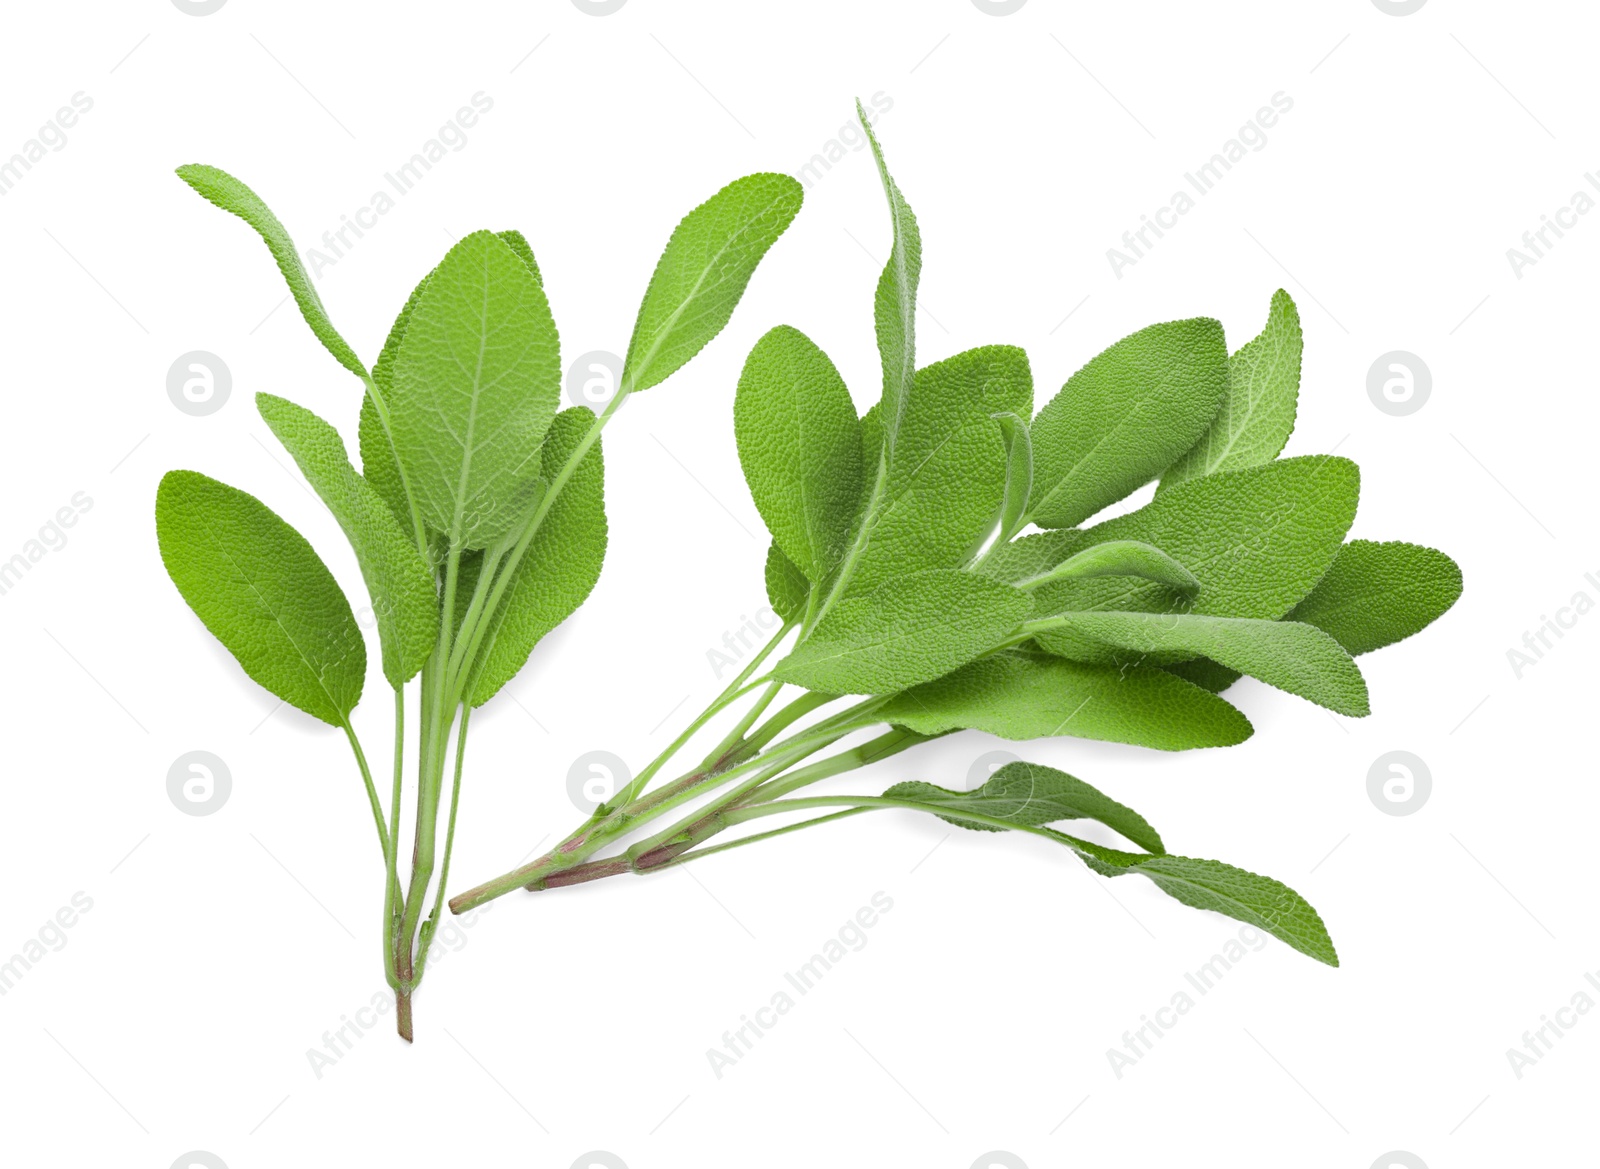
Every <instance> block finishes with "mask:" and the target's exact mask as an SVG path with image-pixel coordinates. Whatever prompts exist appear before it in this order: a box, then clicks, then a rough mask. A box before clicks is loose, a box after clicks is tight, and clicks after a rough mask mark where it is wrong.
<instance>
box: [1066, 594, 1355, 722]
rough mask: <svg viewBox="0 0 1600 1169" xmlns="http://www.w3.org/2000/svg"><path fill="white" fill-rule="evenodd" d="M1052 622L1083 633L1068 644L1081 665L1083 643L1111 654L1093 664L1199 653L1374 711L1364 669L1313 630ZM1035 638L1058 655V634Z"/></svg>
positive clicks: (1320, 700) (1213, 623)
mask: <svg viewBox="0 0 1600 1169" xmlns="http://www.w3.org/2000/svg"><path fill="white" fill-rule="evenodd" d="M1052 624H1058V625H1059V626H1060V628H1062V629H1063V630H1064V631H1068V632H1071V633H1073V634H1076V635H1077V636H1076V637H1075V638H1073V639H1072V640H1071V641H1068V642H1066V643H1065V644H1064V645H1061V646H1060V649H1061V651H1062V652H1064V653H1065V655H1066V656H1069V657H1073V658H1075V659H1079V660H1082V659H1081V647H1082V640H1083V639H1088V640H1090V641H1092V642H1095V643H1098V644H1099V645H1100V646H1102V647H1104V649H1105V654H1104V655H1103V656H1101V655H1096V656H1095V657H1092V658H1090V659H1089V660H1091V661H1107V660H1110V661H1118V660H1123V661H1126V660H1128V656H1129V655H1130V654H1133V655H1138V656H1139V658H1140V659H1141V660H1143V659H1144V658H1147V657H1154V658H1155V659H1156V660H1155V662H1153V663H1152V664H1159V656H1160V655H1163V654H1166V655H1181V656H1184V657H1190V656H1195V655H1199V656H1203V657H1206V658H1209V659H1210V660H1212V661H1214V662H1216V663H1218V664H1219V665H1222V666H1225V667H1227V668H1229V669H1234V670H1239V671H1242V672H1243V673H1246V674H1249V675H1250V676H1251V677H1252V678H1257V679H1259V680H1261V681H1263V682H1265V683H1266V684H1267V685H1269V686H1276V687H1277V688H1278V689H1279V690H1285V691H1287V692H1288V693H1290V694H1297V695H1299V696H1300V697H1301V698H1305V699H1308V700H1309V701H1311V702H1315V703H1316V704H1317V705H1318V706H1325V707H1327V708H1328V709H1329V710H1331V711H1333V712H1334V713H1336V714H1343V715H1349V716H1350V717H1352V718H1361V717H1364V716H1365V715H1367V714H1369V713H1371V708H1370V707H1369V706H1368V703H1367V684H1366V682H1365V681H1364V680H1363V679H1362V677H1361V671H1360V670H1358V669H1357V668H1356V664H1355V662H1353V661H1351V659H1350V655H1349V654H1348V653H1346V652H1345V650H1344V647H1343V646H1341V645H1340V644H1339V643H1338V642H1337V641H1335V640H1334V639H1333V638H1332V637H1330V636H1329V635H1328V634H1326V633H1324V632H1323V631H1322V630H1320V629H1318V628H1316V627H1315V626H1313V625H1304V624H1301V623H1299V622H1294V621H1265V620H1261V619H1259V618H1245V617H1200V616H1194V615H1191V614H1179V613H1172V614H1165V613H1064V614H1062V615H1061V616H1059V617H1055V618H1052ZM1035 640H1037V641H1038V643H1039V644H1040V645H1041V646H1043V647H1044V648H1045V649H1047V650H1050V651H1051V652H1057V647H1058V642H1057V640H1056V637H1055V635H1054V634H1052V633H1040V634H1037V635H1036V636H1035Z"/></svg>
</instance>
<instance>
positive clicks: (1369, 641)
mask: <svg viewBox="0 0 1600 1169" xmlns="http://www.w3.org/2000/svg"><path fill="white" fill-rule="evenodd" d="M1460 596H1461V569H1460V568H1459V567H1458V566H1457V565H1456V562H1455V561H1454V560H1451V559H1450V557H1448V556H1446V555H1445V554H1444V553H1443V552H1439V551H1436V550H1434V549H1432V548H1424V547H1422V546H1421V545H1418V544H1405V543H1401V542H1399V541H1394V542H1391V543H1386V544H1376V543H1373V542H1372V541H1370V540H1352V541H1350V543H1348V544H1346V545H1344V546H1343V547H1342V548H1340V549H1339V554H1338V555H1337V556H1336V557H1334V561H1333V563H1332V564H1331V565H1330V566H1329V567H1328V571H1327V573H1326V574H1324V575H1323V577H1322V579H1321V580H1319V581H1318V582H1317V587H1316V588H1314V589H1312V590H1311V593H1310V594H1309V595H1308V596H1307V597H1306V598H1305V600H1303V601H1301V602H1300V603H1299V604H1298V605H1296V606H1295V607H1294V609H1293V610H1292V611H1291V612H1290V613H1289V617H1288V620H1291V621H1304V622H1306V623H1307V624H1310V625H1315V626H1317V628H1319V629H1324V630H1327V632H1329V633H1330V634H1332V635H1333V636H1334V637H1335V638H1336V639H1337V640H1338V642H1339V644H1340V645H1342V646H1344V648H1345V649H1347V650H1349V651H1350V652H1351V653H1352V654H1364V653H1371V652H1372V651H1373V650H1375V649H1382V648H1383V647H1384V646H1386V645H1393V644H1394V643H1395V642H1397V641H1400V640H1402V639H1404V638H1407V637H1410V636H1411V635H1412V634H1413V633H1416V632H1418V631H1419V630H1422V629H1425V628H1426V627H1427V626H1429V625H1431V624H1432V623H1433V622H1434V621H1435V620H1437V619H1438V618H1439V617H1440V616H1441V615H1442V614H1443V613H1444V612H1445V611H1446V610H1447V609H1449V608H1450V606H1451V605H1454V604H1455V603H1456V599H1457V598H1458V597H1460Z"/></svg>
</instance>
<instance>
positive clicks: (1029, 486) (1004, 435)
mask: <svg viewBox="0 0 1600 1169" xmlns="http://www.w3.org/2000/svg"><path fill="white" fill-rule="evenodd" d="M994 420H995V421H996V422H998V423H999V424H1000V439H1001V441H1002V442H1004V443H1005V447H1006V487H1005V494H1004V496H1003V498H1002V500H1001V503H1000V534H999V536H998V537H996V538H997V539H999V540H1000V541H1001V542H1004V541H1007V540H1009V539H1011V537H1013V536H1015V535H1016V534H1017V533H1018V532H1019V531H1021V530H1022V526H1023V524H1024V523H1026V522H1027V511H1028V496H1029V494H1030V493H1031V492H1032V491H1033V441H1032V439H1031V438H1030V437H1029V435H1028V424H1027V422H1025V421H1024V420H1023V419H1021V418H1019V417H1018V416H1017V415H1015V414H1011V413H1006V412H1002V413H999V414H996V415H995V416H994Z"/></svg>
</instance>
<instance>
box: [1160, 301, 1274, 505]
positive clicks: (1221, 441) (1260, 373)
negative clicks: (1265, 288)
mask: <svg viewBox="0 0 1600 1169" xmlns="http://www.w3.org/2000/svg"><path fill="white" fill-rule="evenodd" d="M1302 348H1303V343H1302V338H1301V335H1300V313H1299V310H1297V309H1296V308H1295V306H1294V301H1293V300H1291V299H1289V294H1288V293H1287V292H1285V291H1283V289H1281V288H1280V289H1278V291H1277V292H1275V293H1273V294H1272V307H1271V309H1270V310H1269V312H1268V313H1267V326H1266V328H1264V329H1263V330H1262V331H1261V333H1260V335H1259V336H1257V337H1256V339H1255V340H1253V341H1250V342H1248V343H1247V344H1245V346H1244V347H1243V348H1241V349H1240V350H1239V351H1238V352H1237V353H1235V354H1234V355H1233V356H1232V357H1230V358H1228V394H1227V397H1226V398H1225V399H1223V403H1222V409H1221V410H1219V411H1218V412H1217V418H1216V421H1215V422H1213V423H1212V424H1211V428H1210V429H1209V430H1207V431H1206V432H1205V434H1204V435H1203V436H1201V438H1200V441H1199V442H1197V443H1195V444H1194V446H1193V447H1191V448H1190V449H1189V453H1188V454H1186V455H1184V456H1183V457H1182V458H1181V459H1179V460H1178V461H1177V462H1176V463H1174V464H1173V465H1172V466H1170V467H1168V468H1167V469H1166V471H1164V472H1163V473H1162V475H1161V490H1163V491H1164V490H1166V489H1167V488H1168V487H1171V486H1172V485H1173V484H1175V483H1182V482H1183V481H1184V480H1186V479H1197V478H1199V477H1200V476H1201V475H1213V474H1215V473H1216V472H1218V471H1237V470H1241V469H1242V468H1245V467H1256V466H1260V465H1261V464H1262V463H1270V462H1271V461H1272V460H1273V459H1275V458H1277V457H1278V455H1279V453H1280V452H1281V451H1282V450H1283V448H1284V444H1286V443H1287V442H1288V441H1289V435H1290V434H1291V433H1293V431H1294V414H1295V404H1296V400H1297V399H1298V397H1299V395H1300V353H1301V349H1302Z"/></svg>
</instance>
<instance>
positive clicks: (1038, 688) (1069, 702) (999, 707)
mask: <svg viewBox="0 0 1600 1169" xmlns="http://www.w3.org/2000/svg"><path fill="white" fill-rule="evenodd" d="M877 713H878V717H879V718H881V719H883V720H884V721H885V722H889V723H893V724H895V725H896V726H904V727H908V728H909V729H911V730H914V731H917V732H920V733H921V734H925V735H937V734H943V733H944V732H945V731H952V730H961V729H971V730H979V731H988V732H989V733H990V734H993V735H999V736H1000V737H1001V738H1005V739H1042V738H1048V737H1050V736H1053V735H1071V736H1073V737H1075V738H1079V739H1102V740H1106V741H1108V742H1113V743H1132V744H1134V745H1135V746H1140V747H1154V748H1156V749H1157V750H1161V751H1185V750H1188V749H1190V748H1192V747H1228V746H1232V745H1233V744H1235V743H1241V742H1243V741H1244V740H1245V739H1247V738H1249V737H1250V722H1249V720H1248V719H1246V718H1245V717H1244V715H1243V714H1241V713H1240V712H1239V711H1238V710H1236V709H1234V708H1233V707H1232V706H1230V705H1229V704H1228V703H1227V702H1226V701H1225V700H1223V699H1221V698H1218V697H1217V696H1216V695H1215V694H1211V693H1209V692H1207V691H1205V690H1202V689H1201V688H1200V687H1198V686H1194V685H1191V684H1190V683H1188V682H1185V681H1183V680H1182V679H1181V678H1176V677H1174V676H1173V675H1171V674H1169V673H1167V672H1165V671H1163V670H1159V669H1156V668H1155V667H1153V666H1131V667H1121V666H1101V665H1089V664H1086V663H1083V662H1071V661H1067V660H1066V659H1065V658H1058V657H1051V656H1049V655H1046V654H1039V653H1027V652H1023V651H1019V650H1013V651H1006V652H1003V653H997V654H992V655H990V656H989V657H985V658H980V659H979V660H978V661H975V662H972V663H970V664H968V665H966V666H963V667H962V668H961V669H959V670H956V671H955V672H954V673H951V674H949V675H947V676H945V677H943V678H940V679H938V680H937V681H934V682H929V683H927V684H926V685H922V686H916V687H913V688H912V689H910V690H907V691H906V692H905V693H903V694H897V695H895V696H894V697H893V698H892V699H890V700H889V702H888V704H887V705H885V706H884V707H883V708H881V709H880V710H879V711H878V712H877Z"/></svg>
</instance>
